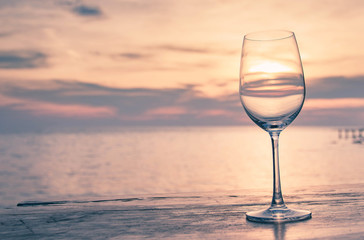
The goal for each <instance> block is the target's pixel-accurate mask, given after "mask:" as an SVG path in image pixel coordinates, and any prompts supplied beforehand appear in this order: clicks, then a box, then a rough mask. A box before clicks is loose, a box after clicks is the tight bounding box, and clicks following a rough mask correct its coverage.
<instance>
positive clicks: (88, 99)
mask: <svg viewBox="0 0 364 240" xmlns="http://www.w3.org/2000/svg"><path fill="white" fill-rule="evenodd" d="M330 79H331V80H328V79H318V80H317V82H316V83H315V84H311V87H310V89H311V90H312V92H314V95H315V96H316V95H317V96H321V97H320V98H318V97H316V98H312V97H311V98H307V99H306V103H305V105H304V108H303V110H302V112H301V114H300V115H299V117H298V119H297V120H296V121H295V123H297V124H301V125H307V124H311V125H347V124H352V125H358V124H361V123H362V122H363V121H364V114H362V112H363V111H364V96H362V95H361V97H355V96H354V97H345V98H344V97H339V98H333V97H331V96H330V95H328V93H327V91H326V89H325V88H316V87H317V86H320V85H321V84H324V83H326V81H333V82H336V84H333V86H334V87H333V86H331V88H332V89H333V90H335V89H337V88H338V89H340V88H342V87H341V84H344V83H348V82H349V83H353V84H352V85H351V88H350V87H347V88H346V90H347V91H349V92H350V91H354V90H355V88H356V87H358V86H361V85H360V84H361V80H360V79H361V77H357V78H340V77H338V78H337V79H336V78H330ZM333 79H334V80H333ZM335 79H336V80H335ZM357 81H358V82H357ZM314 86H316V87H314ZM200 87H201V86H200V85H193V84H189V85H185V86H181V87H177V88H168V89H161V88H160V89H152V88H117V87H107V86H102V85H99V84H93V83H87V82H80V81H71V80H48V81H19V80H18V81H16V82H15V81H2V82H0V116H2V117H1V119H0V132H6V131H8V132H9V131H18V130H19V129H23V130H24V131H25V130H26V129H28V130H31V129H32V125H34V126H36V127H35V129H42V126H44V127H47V128H59V127H66V128H69V127H76V128H77V127H82V128H84V127H92V128H93V127H95V126H96V127H97V126H99V127H103V126H110V127H112V126H114V127H118V126H126V125H127V126H129V125H133V126H135V125H154V126H155V125H169V126H171V125H172V126H173V125H183V126H184V125H241V124H246V123H247V124H252V122H251V120H250V119H249V118H248V117H247V115H246V114H244V110H243V107H242V106H241V104H240V101H239V97H238V94H237V93H231V94H230V93H226V94H221V95H219V96H214V97H210V96H206V95H204V94H203V93H202V92H200V91H199V90H198V89H199V88H200ZM324 96H327V98H325V97H324ZM23 121H24V123H23ZM30 123H32V124H30ZM40 123H42V124H40ZM19 124H23V125H22V126H19ZM26 126H28V127H26Z"/></svg>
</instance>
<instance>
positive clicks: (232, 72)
mask: <svg viewBox="0 0 364 240" xmlns="http://www.w3.org/2000/svg"><path fill="white" fill-rule="evenodd" d="M363 10H364V2H363V1H360V0H349V1H335V0H333V1H324V0H307V1H299V0H293V1H285V0H274V1H270V0H262V1H244V0H202V1H193V0H187V1H169V0H149V1H146V0H105V1H102V2H100V1H96V0H84V1H78V0H75V1H71V0H54V1H41V0H13V1H1V3H0V22H1V26H2V27H1V30H0V132H3V133H6V132H7V133H9V132H10V133H11V132H24V131H26V132H29V131H44V130H49V129H57V131H61V130H62V129H64V128H95V127H104V126H108V127H110V126H111V127H115V126H130V125H152V126H154V125H163V126H164V125H172V126H174V125H183V126H185V125H242V124H246V123H249V124H251V123H250V120H249V119H248V118H247V116H246V115H245V113H244V112H243V109H242V107H241V105H240V102H239V97H238V93H237V92H238V78H239V64H240V51H241V45H242V40H243V36H244V34H246V33H248V32H252V31H259V30H269V29H287V30H291V31H294V32H295V34H296V37H297V41H298V45H299V48H300V52H301V57H302V61H303V66H304V71H305V77H306V84H307V86H308V89H307V94H308V96H307V100H306V102H305V105H304V108H303V110H302V112H301V114H300V116H299V118H298V119H297V120H296V121H295V122H294V124H297V125H362V123H363V120H364V111H363V110H364V94H363V89H364V77H363V76H364V68H363V67H362V64H363V62H364V48H363V47H362V44H363V42H364V34H363V31H362V30H361V29H362V24H363V22H364V16H363V14H362V13H363Z"/></svg>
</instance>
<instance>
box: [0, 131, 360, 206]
mask: <svg viewBox="0 0 364 240" xmlns="http://www.w3.org/2000/svg"><path fill="white" fill-rule="evenodd" d="M361 133H363V134H364V132H360V131H359V130H358V128H352V127H351V128H350V127H346V128H345V127H302V126H289V127H288V128H287V129H285V130H284V131H283V132H282V133H281V136H280V141H279V154H280V170H281V182H282V190H283V194H284V192H285V191H289V189H293V188H294V189H300V188H305V189H307V188H310V187H315V186H324V185H325V186H326V185H340V184H358V183H359V184H360V183H364V139H363V137H362V136H360V134H361ZM272 177H273V174H272V148H271V141H270V137H269V134H268V133H266V132H265V131H263V130H261V129H260V128H259V127H256V126H239V127H235V126H234V127H232V126H229V127H225V126H224V127H201V126H200V127H197V126H196V127H125V128H117V129H98V130H95V129H94V130H92V131H91V130H76V131H47V132H41V133H39V132H38V133H16V134H0V208H9V207H14V206H16V205H17V204H18V203H19V202H24V201H46V200H65V199H88V198H97V197H99V198H107V197H114V196H138V195H145V194H172V193H178V194H183V193H195V192H199V193H201V192H203V193H208V192H219V191H229V190H234V191H236V190H244V189H259V190H262V191H267V192H271V191H272V182H273V181H272Z"/></svg>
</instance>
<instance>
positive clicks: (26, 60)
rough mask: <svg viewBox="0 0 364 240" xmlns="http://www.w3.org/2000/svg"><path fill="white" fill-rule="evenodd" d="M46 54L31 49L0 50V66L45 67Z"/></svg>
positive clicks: (15, 67) (5, 67) (14, 67)
mask: <svg viewBox="0 0 364 240" xmlns="http://www.w3.org/2000/svg"><path fill="white" fill-rule="evenodd" d="M46 60H47V55H46V54H44V53H42V52H38V51H33V50H14V51H0V68H4V69H22V68H39V67H45V66H47V64H46Z"/></svg>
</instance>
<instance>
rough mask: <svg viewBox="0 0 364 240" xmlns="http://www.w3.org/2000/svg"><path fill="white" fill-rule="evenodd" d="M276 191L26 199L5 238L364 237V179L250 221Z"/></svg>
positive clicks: (299, 194) (298, 195) (1, 223)
mask: <svg viewBox="0 0 364 240" xmlns="http://www.w3.org/2000/svg"><path fill="white" fill-rule="evenodd" d="M269 200H270V195H269V193H266V192H262V191H254V190H244V191H235V192H223V193H201V194H197V193H193V194H169V195H148V196H146V195H145V196H136V197H135V196H133V197H122V198H100V199H88V200H71V201H69V200H68V201H43V202H42V201H38V202H23V203H20V204H18V206H17V207H13V208H9V209H2V210H1V220H0V239H364V184H357V185H341V186H319V187H312V188H309V189H304V190H295V191H290V192H288V193H287V194H285V201H286V204H287V205H288V206H289V207H292V208H297V209H307V210H311V211H312V213H313V214H312V219H309V220H305V221H301V222H295V223H281V224H261V223H254V222H249V221H247V220H246V218H245V213H246V212H247V211H252V210H259V209H263V208H266V207H268V204H269Z"/></svg>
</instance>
